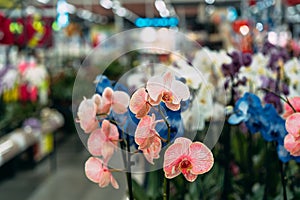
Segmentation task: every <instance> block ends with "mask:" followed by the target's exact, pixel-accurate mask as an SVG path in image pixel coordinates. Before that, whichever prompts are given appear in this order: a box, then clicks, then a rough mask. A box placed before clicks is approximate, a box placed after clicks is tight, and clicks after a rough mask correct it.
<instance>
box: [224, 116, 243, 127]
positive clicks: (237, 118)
mask: <svg viewBox="0 0 300 200" xmlns="http://www.w3.org/2000/svg"><path fill="white" fill-rule="evenodd" d="M244 119H245V116H243V115H239V116H238V115H236V114H232V115H230V117H229V118H228V123H229V124H232V125H235V124H239V123H240V122H241V121H243V120H244Z"/></svg>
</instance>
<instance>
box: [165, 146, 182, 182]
mask: <svg viewBox="0 0 300 200" xmlns="http://www.w3.org/2000/svg"><path fill="white" fill-rule="evenodd" d="M181 153H182V144H180V143H174V144H172V145H170V146H169V148H168V149H167V150H166V152H165V155H164V163H163V169H164V172H165V176H166V177H167V178H174V177H176V176H178V175H179V174H180V173H181V172H180V170H179V163H180V161H181V159H180V156H181V155H182V154H181Z"/></svg>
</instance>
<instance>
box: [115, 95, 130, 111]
mask: <svg viewBox="0 0 300 200" xmlns="http://www.w3.org/2000/svg"><path fill="white" fill-rule="evenodd" d="M128 105H129V96H128V94H127V93H125V92H123V91H115V92H114V93H113V97H112V109H113V110H114V111H115V113H117V114H123V113H125V112H126V111H127V107H128Z"/></svg>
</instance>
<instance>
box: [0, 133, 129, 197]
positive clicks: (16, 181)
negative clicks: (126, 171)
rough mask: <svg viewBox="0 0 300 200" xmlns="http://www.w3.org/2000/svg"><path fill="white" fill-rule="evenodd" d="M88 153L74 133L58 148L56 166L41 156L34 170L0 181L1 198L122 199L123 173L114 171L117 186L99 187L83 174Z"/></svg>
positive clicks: (124, 187)
mask: <svg viewBox="0 0 300 200" xmlns="http://www.w3.org/2000/svg"><path fill="white" fill-rule="evenodd" d="M88 156H89V154H88V153H87V151H86V150H85V149H84V147H83V145H82V144H81V141H80V140H79V138H78V136H77V135H76V134H74V135H72V136H70V137H68V139H66V141H65V142H63V143H61V144H59V145H58V148H57V157H56V158H57V168H56V170H51V167H50V166H51V160H50V159H48V160H44V161H43V162H42V163H40V164H39V165H37V166H36V167H35V168H34V169H33V170H26V171H21V172H18V173H17V174H16V176H15V177H13V178H11V179H7V180H4V181H2V182H0V200H50V199H51V200H98V199H99V200H101V199H112V200H123V199H125V198H123V197H124V194H125V190H126V184H125V177H124V175H123V174H122V173H119V174H114V176H115V178H116V179H117V180H118V182H119V185H120V189H119V190H115V189H113V188H112V187H111V186H109V187H107V188H105V189H100V188H99V187H98V186H97V184H93V183H92V182H90V181H89V180H88V179H87V178H86V177H85V175H84V171H83V167H84V162H85V160H86V159H87V158H88Z"/></svg>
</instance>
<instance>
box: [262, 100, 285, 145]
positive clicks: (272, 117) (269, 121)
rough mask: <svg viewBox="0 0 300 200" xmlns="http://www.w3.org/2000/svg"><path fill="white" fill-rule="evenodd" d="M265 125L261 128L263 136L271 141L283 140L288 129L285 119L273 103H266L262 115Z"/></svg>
mask: <svg viewBox="0 0 300 200" xmlns="http://www.w3.org/2000/svg"><path fill="white" fill-rule="evenodd" d="M261 121H262V122H263V124H264V127H263V128H262V129H261V130H260V132H261V134H262V137H263V138H264V139H265V140H266V141H268V142H270V141H277V142H282V141H283V139H284V137H285V135H286V134H287V131H286V129H285V120H284V119H282V118H281V117H280V116H279V114H278V112H277V111H276V109H275V107H274V106H273V105H272V104H266V106H265V107H264V109H263V112H262V115H261Z"/></svg>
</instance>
